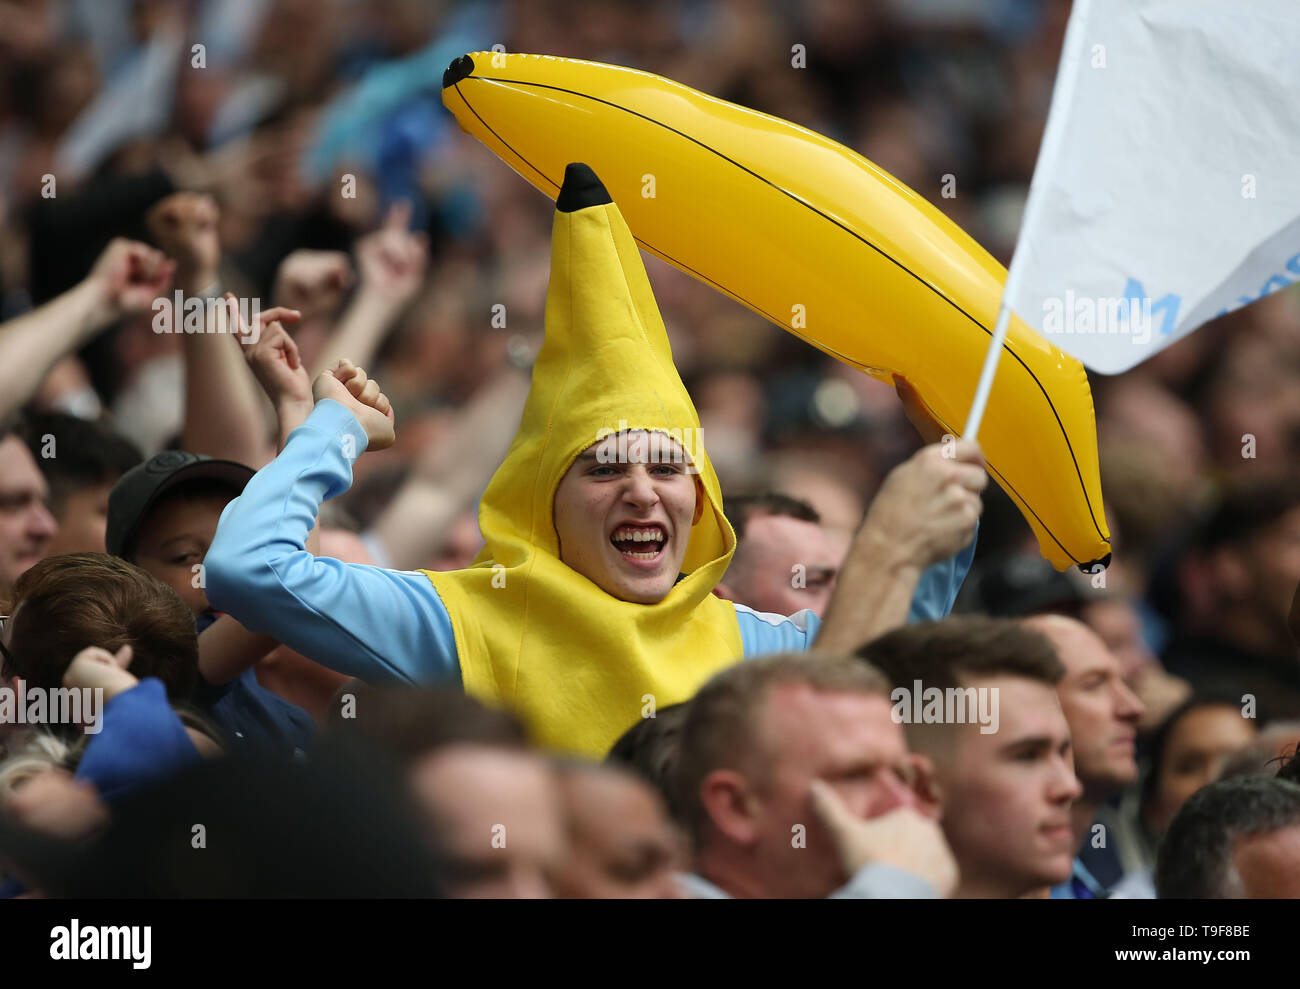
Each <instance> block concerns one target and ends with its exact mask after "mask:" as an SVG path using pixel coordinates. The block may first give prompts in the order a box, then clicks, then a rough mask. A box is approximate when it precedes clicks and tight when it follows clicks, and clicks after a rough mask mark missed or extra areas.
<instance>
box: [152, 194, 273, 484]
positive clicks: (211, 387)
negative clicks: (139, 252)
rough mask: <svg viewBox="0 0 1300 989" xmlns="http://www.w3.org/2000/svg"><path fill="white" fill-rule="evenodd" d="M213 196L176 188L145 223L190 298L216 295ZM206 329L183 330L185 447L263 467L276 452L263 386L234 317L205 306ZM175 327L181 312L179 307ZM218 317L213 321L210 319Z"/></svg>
mask: <svg viewBox="0 0 1300 989" xmlns="http://www.w3.org/2000/svg"><path fill="white" fill-rule="evenodd" d="M219 218H220V217H219V213H218V211H217V204H216V201H215V200H214V199H213V198H212V197H211V196H206V195H202V194H199V193H194V192H178V193H175V194H173V195H171V196H168V197H167V198H166V199H164V200H162V201H161V202H159V203H158V204H157V205H156V206H154V208H153V209H151V210H150V211H149V215H148V217H147V220H146V222H147V224H148V227H149V230H150V232H151V233H152V234H153V236H154V238H155V239H156V240H157V241H158V243H159V245H160V246H161V247H162V248H163V250H165V251H166V252H167V254H168V255H169V256H170V257H171V258H172V259H173V260H174V261H175V262H176V287H177V288H178V289H180V291H181V292H182V293H183V294H184V296H185V297H186V298H190V297H201V298H203V299H204V300H206V299H208V298H215V297H216V296H217V295H218V294H219V292H220V285H219V282H218V277H219V270H218V269H219V266H220V263H221V244H220V241H219V239H218V237H217V221H218V219H219ZM203 318H204V324H205V325H204V330H205V332H203V333H181V334H180V337H181V351H182V354H183V355H184V361H185V427H184V431H183V433H182V436H181V445H182V446H183V447H184V448H185V449H187V450H190V451H192V452H194V453H203V454H207V455H208V456H210V457H216V458H217V459H220V460H234V461H236V462H238V463H241V464H248V465H249V466H251V467H260V466H261V465H262V464H264V463H266V462H267V461H268V460H269V459H270V458H271V456H272V452H273V451H272V450H271V446H270V444H269V443H268V442H267V437H266V418H265V413H264V410H263V406H262V400H261V398H260V397H259V394H258V390H257V385H256V383H255V382H254V381H253V378H252V376H251V375H250V374H249V373H248V368H247V367H245V365H244V355H243V353H242V352H241V350H240V346H239V341H238V337H237V336H236V334H235V333H234V332H232V329H233V328H232V327H231V326H230V324H229V321H228V320H227V319H226V318H224V316H223V315H221V313H220V311H218V310H216V309H214V307H209V306H205V307H204V317H203ZM172 319H173V322H174V324H175V326H176V328H177V329H180V325H179V324H180V323H181V322H182V319H183V314H182V313H173V315H172ZM214 322H215V325H211V324H212V323H214Z"/></svg>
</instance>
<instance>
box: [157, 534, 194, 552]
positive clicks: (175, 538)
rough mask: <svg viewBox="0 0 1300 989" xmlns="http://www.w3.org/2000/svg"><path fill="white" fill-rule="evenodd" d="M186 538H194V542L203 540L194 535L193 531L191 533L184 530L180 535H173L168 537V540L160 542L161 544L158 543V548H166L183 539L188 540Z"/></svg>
mask: <svg viewBox="0 0 1300 989" xmlns="http://www.w3.org/2000/svg"><path fill="white" fill-rule="evenodd" d="M186 539H189V540H192V541H193V542H196V543H197V542H202V540H200V539H199V537H198V536H196V535H193V534H192V533H189V532H182V533H181V534H180V535H179V536H172V537H171V538H170V539H168V540H166V541H164V542H161V543H159V544H158V549H159V550H164V549H166V548H167V547H168V546H170V545H171V544H172V543H179V542H181V541H183V540H186Z"/></svg>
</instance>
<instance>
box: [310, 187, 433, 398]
mask: <svg viewBox="0 0 1300 989" xmlns="http://www.w3.org/2000/svg"><path fill="white" fill-rule="evenodd" d="M410 218H411V207H410V204H409V203H398V204H396V205H394V206H393V208H392V209H390V210H389V211H388V217H387V218H386V219H385V221H384V225H383V227H381V228H380V229H379V230H376V231H375V232H374V233H372V234H367V235H366V236H365V237H362V238H361V239H360V240H359V241H357V245H356V252H357V267H358V268H359V269H360V274H361V280H360V284H359V285H358V286H357V290H356V292H355V293H354V294H353V296H352V301H351V303H349V305H348V307H347V309H346V310H344V312H343V315H342V316H341V317H340V318H339V322H338V325H337V326H336V327H335V328H334V332H333V333H332V334H331V335H330V337H329V338H328V339H327V340H326V341H325V345H324V346H323V347H321V350H320V355H319V356H318V357H317V358H316V362H315V365H314V366H313V368H312V376H313V379H314V378H315V377H316V376H317V375H319V374H320V373H321V372H322V371H324V370H326V369H327V368H329V367H332V366H333V364H334V362H335V361H337V360H338V359H339V358H340V357H341V356H342V355H344V354H347V355H348V357H349V359H350V360H352V361H354V362H355V363H357V364H362V365H364V364H369V363H370V362H371V361H372V360H373V359H374V356H375V354H376V353H377V352H378V350H379V345H380V343H382V342H383V339H384V334H385V333H387V332H388V328H389V327H390V326H391V325H392V323H393V320H395V319H396V318H397V317H398V315H399V314H400V313H401V311H402V309H403V307H405V306H406V304H407V303H408V302H410V301H411V298H412V297H413V296H414V295H415V293H416V290H417V289H419V287H420V281H421V279H422V278H424V269H425V265H426V264H427V262H428V254H429V249H428V238H427V237H426V236H425V235H424V234H422V233H420V234H414V233H411V232H410V231H408V230H407V229H406V225H407V224H408V223H409V222H410Z"/></svg>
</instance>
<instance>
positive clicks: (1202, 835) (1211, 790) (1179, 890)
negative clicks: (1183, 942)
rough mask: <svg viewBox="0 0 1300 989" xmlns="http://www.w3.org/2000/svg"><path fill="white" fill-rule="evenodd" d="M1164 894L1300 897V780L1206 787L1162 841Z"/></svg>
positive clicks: (1254, 779)
mask: <svg viewBox="0 0 1300 989" xmlns="http://www.w3.org/2000/svg"><path fill="white" fill-rule="evenodd" d="M1156 893H1157V896H1158V897H1159V898H1160V899H1162V900H1189V899H1212V900H1218V899H1234V900H1239V899H1250V900H1257V899H1297V898H1300V784H1297V783H1293V782H1291V781H1290V780H1286V779H1279V778H1278V777H1276V776H1247V777H1240V778H1238V779H1231V780H1220V781H1219V782H1217V783H1211V784H1209V785H1208V786H1204V787H1201V789H1199V790H1197V791H1196V793H1194V794H1192V796H1191V797H1189V798H1188V800H1187V802H1186V803H1185V804H1183V806H1182V809H1180V810H1179V811H1178V813H1177V815H1176V816H1175V817H1174V819H1173V821H1172V822H1170V824H1169V830H1168V831H1166V832H1165V837H1164V840H1163V841H1162V842H1161V843H1160V852H1159V855H1158V856H1157V859H1156Z"/></svg>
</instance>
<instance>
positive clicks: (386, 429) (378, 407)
mask: <svg viewBox="0 0 1300 989" xmlns="http://www.w3.org/2000/svg"><path fill="white" fill-rule="evenodd" d="M312 394H313V395H314V396H315V398H316V401H317V402H319V401H321V400H322V399H326V398H332V399H334V401H336V402H339V403H340V404H341V405H343V406H344V407H346V408H347V410H348V411H349V412H351V413H352V414H353V415H354V416H356V417H357V421H358V422H360V423H361V425H362V427H363V428H364V429H365V431H366V438H367V439H368V441H369V443H368V445H367V447H366V449H368V450H384V449H387V448H388V447H390V446H392V445H393V443H395V442H396V441H397V434H396V432H395V430H394V426H393V420H394V417H393V406H392V403H390V402H389V401H388V396H387V395H385V394H384V393H383V392H381V391H380V390H379V382H378V381H375V380H374V379H373V378H367V377H366V372H365V371H364V370H363V369H361V368H359V367H357V366H356V365H355V364H353V363H352V362H351V361H349V360H340V361H339V362H338V363H337V364H335V365H334V367H332V368H330V369H329V370H327V371H322V372H321V373H320V374H319V375H317V377H316V380H315V381H314V382H313V383H312Z"/></svg>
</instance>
